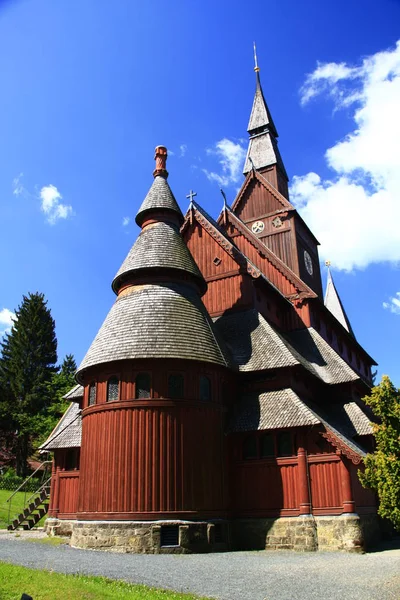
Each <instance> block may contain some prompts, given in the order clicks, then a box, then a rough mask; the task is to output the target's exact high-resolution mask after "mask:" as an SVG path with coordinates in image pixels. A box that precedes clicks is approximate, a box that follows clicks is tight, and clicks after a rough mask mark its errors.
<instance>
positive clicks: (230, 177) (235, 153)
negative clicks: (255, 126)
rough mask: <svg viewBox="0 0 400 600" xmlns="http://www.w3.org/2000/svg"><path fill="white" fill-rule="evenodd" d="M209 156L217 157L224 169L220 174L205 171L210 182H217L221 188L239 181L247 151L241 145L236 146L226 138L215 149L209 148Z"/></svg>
mask: <svg viewBox="0 0 400 600" xmlns="http://www.w3.org/2000/svg"><path fill="white" fill-rule="evenodd" d="M207 154H208V155H211V156H212V155H214V156H217V157H218V162H219V164H220V165H221V167H222V168H221V171H220V172H219V173H216V172H215V171H208V170H207V169H203V172H204V173H205V174H206V176H207V178H208V179H209V180H210V181H216V182H217V183H218V185H220V186H228V185H231V184H234V183H237V182H238V181H239V179H240V178H241V175H242V167H243V162H244V159H245V157H246V150H245V148H243V146H241V145H240V143H237V144H236V143H235V142H232V140H228V139H227V138H224V139H222V140H220V141H219V142H217V143H216V144H215V146H214V148H208V149H207Z"/></svg>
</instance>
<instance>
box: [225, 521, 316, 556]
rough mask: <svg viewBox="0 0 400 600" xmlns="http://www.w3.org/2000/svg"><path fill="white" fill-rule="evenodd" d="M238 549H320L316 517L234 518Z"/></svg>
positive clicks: (236, 548)
mask: <svg viewBox="0 0 400 600" xmlns="http://www.w3.org/2000/svg"><path fill="white" fill-rule="evenodd" d="M231 526H232V543H233V547H234V548H235V550H265V549H271V550H300V551H306V552H312V551H314V550H317V549H318V547H317V534H316V523H315V520H314V518H313V517H311V516H304V517H279V518H274V519H272V518H271V519H238V520H235V521H232V524H231Z"/></svg>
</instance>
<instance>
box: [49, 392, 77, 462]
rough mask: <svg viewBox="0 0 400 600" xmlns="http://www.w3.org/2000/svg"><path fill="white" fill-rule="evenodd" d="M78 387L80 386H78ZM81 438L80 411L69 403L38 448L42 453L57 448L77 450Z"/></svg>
mask: <svg viewBox="0 0 400 600" xmlns="http://www.w3.org/2000/svg"><path fill="white" fill-rule="evenodd" d="M79 387H80V386H79ZM81 437H82V417H81V409H80V408H79V404H78V403H77V402H71V404H70V405H69V407H68V408H67V410H66V411H65V413H64V415H63V416H62V417H61V419H60V420H59V422H58V423H57V425H56V427H55V428H54V429H53V431H52V432H51V434H50V435H49V437H48V438H47V440H46V441H45V442H44V444H42V445H41V446H40V448H39V450H41V451H42V452H47V451H48V450H55V449H58V448H79V447H80V445H81Z"/></svg>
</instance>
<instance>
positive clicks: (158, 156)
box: [136, 146, 183, 227]
mask: <svg viewBox="0 0 400 600" xmlns="http://www.w3.org/2000/svg"><path fill="white" fill-rule="evenodd" d="M167 157H168V154H167V149H166V147H165V146H157V148H156V150H155V157H154V158H155V161H156V168H155V169H154V171H153V175H154V181H153V185H152V186H151V188H150V189H149V191H148V193H147V196H146V198H145V199H144V200H143V202H142V204H141V206H140V208H139V210H138V213H137V215H136V223H137V224H138V225H139V227H141V226H142V224H143V222H144V221H145V219H146V218H148V216H149V214H150V213H152V212H155V211H162V212H166V213H170V217H175V219H176V220H177V222H178V224H179V225H182V223H183V215H182V211H181V209H180V208H179V206H178V203H177V201H176V200H175V197H174V195H173V193H172V191H171V188H170V187H169V185H168V181H167V178H168V171H167V168H166V163H167Z"/></svg>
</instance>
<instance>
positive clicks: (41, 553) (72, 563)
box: [0, 534, 400, 600]
mask: <svg viewBox="0 0 400 600" xmlns="http://www.w3.org/2000/svg"><path fill="white" fill-rule="evenodd" d="M13 535H14V537H12V536H11V535H0V560H1V561H5V562H10V563H13V564H17V565H23V566H26V567H33V568H36V569H49V570H50V569H51V570H53V571H59V572H60V573H82V574H91V575H104V576H106V577H109V578H111V579H124V580H126V581H130V582H134V583H145V584H147V585H151V586H155V587H160V588H170V589H174V590H177V591H183V592H193V593H196V594H199V595H203V596H210V597H212V598H218V599H219V600H292V599H293V600H321V599H324V600H400V549H390V550H384V551H381V552H376V553H370V554H345V553H334V552H319V553H309V554H302V553H295V552H272V551H270V552H268V551H267V552H232V553H220V554H197V555H193V554H192V555H188V554H186V555H144V554H116V553H111V552H101V551H93V550H77V549H74V548H70V547H69V546H68V545H62V546H59V547H53V546H47V545H44V544H41V543H38V542H36V543H34V542H28V541H26V539H25V538H26V537H27V536H21V537H19V538H15V534H13ZM36 537H40V536H36Z"/></svg>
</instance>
